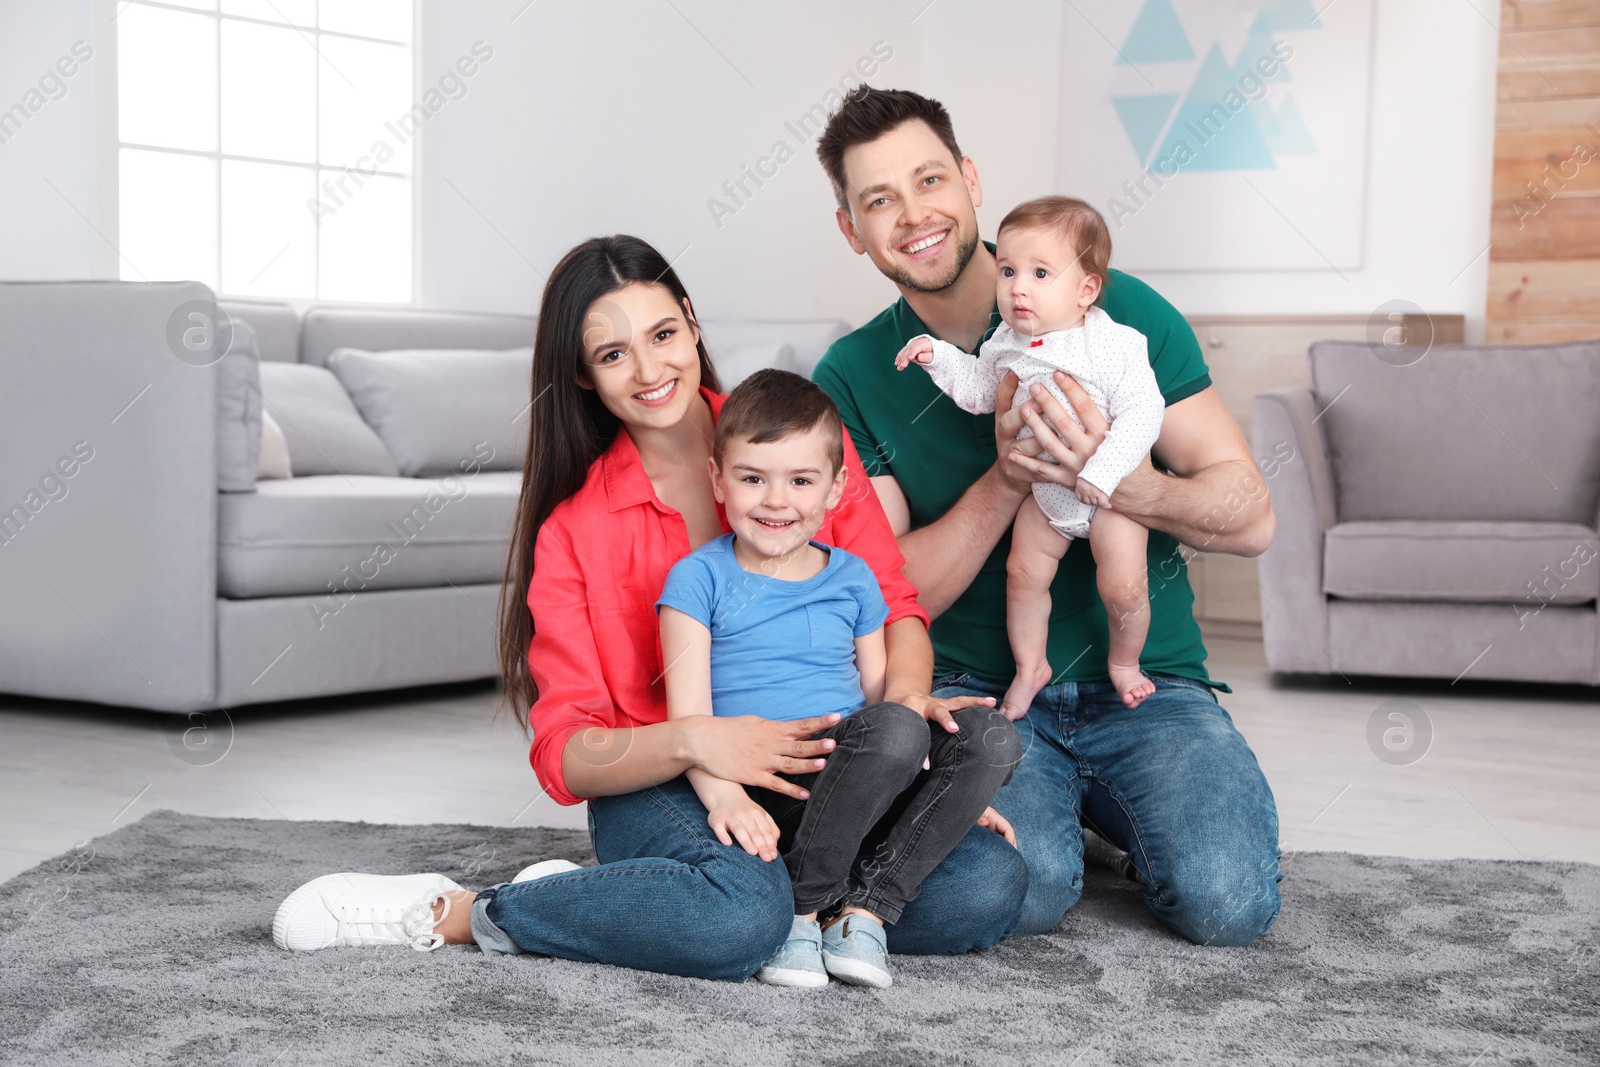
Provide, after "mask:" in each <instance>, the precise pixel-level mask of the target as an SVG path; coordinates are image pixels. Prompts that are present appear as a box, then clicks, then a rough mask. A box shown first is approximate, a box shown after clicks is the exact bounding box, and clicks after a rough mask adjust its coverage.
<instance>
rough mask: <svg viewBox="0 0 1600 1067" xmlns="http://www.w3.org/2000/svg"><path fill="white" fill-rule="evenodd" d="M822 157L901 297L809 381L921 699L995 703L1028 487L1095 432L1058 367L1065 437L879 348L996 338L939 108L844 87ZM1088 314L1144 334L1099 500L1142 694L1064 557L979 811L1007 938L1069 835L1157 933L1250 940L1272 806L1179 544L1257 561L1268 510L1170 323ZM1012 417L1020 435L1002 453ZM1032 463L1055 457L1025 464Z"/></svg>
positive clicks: (1071, 892) (1043, 408)
mask: <svg viewBox="0 0 1600 1067" xmlns="http://www.w3.org/2000/svg"><path fill="white" fill-rule="evenodd" d="M817 154H818V156H819V157H820V159H821V161H822V165H823V169H824V170H825V171H826V172H827V174H828V177H829V180H830V181H831V182H832V183H833V187H834V192H835V196H836V198H837V200H838V211H837V213H836V217H837V219H838V224H839V229H840V231H841V232H842V233H843V234H844V237H845V240H846V241H847V242H848V243H849V244H850V247H851V249H852V250H853V251H854V252H855V253H856V254H857V255H866V256H867V257H868V258H869V259H871V261H872V263H873V265H874V266H876V267H877V268H878V270H879V271H880V272H882V273H883V274H884V276H885V277H887V278H889V279H890V280H891V281H893V282H894V283H895V286H896V287H897V288H898V289H899V290H900V299H899V300H898V301H896V302H895V303H894V304H893V305H892V306H890V307H889V308H888V309H887V310H886V311H884V312H883V313H882V314H881V315H879V316H878V317H877V318H875V319H873V320H872V321H871V322H869V323H867V324H866V325H865V326H863V327H861V328H860V329H858V330H856V331H855V332H854V333H851V334H850V335H848V336H847V337H844V338H841V339H840V340H839V341H837V342H836V343H835V344H834V345H833V346H832V347H831V348H830V349H829V350H828V352H827V354H826V355H825V356H824V357H823V359H822V361H821V362H820V363H819V364H818V365H817V368H816V370H815V372H814V373H813V377H814V379H815V380H816V382H817V383H818V384H819V385H821V386H822V387H823V388H824V389H826V390H827V391H828V393H829V394H830V395H831V396H833V398H834V400H835V401H836V402H837V403H838V405H839V408H840V411H841V413H842V414H843V416H844V421H845V425H846V427H847V428H848V429H849V431H850V436H851V438H852V439H853V440H854V442H855V445H856V448H857V450H858V451H859V452H860V454H861V456H862V459H863V461H864V462H865V464H866V468H867V473H868V474H869V475H871V476H872V478H871V481H872V486H873V488H874V489H875V490H876V492H877V495H878V497H879V499H880V500H881V501H882V502H883V507H884V510H885V511H886V512H887V513H888V515H889V521H890V524H891V525H892V526H893V528H894V531H895V533H896V535H897V536H898V538H899V544H900V550H901V552H902V553H903V554H904V556H905V558H906V566H905V574H906V577H908V578H910V579H911V581H912V582H913V583H914V584H915V585H916V586H917V588H918V589H919V590H920V593H921V602H922V605H923V606H924V607H925V608H927V610H928V612H929V613H930V614H931V615H932V616H933V617H934V620H935V622H934V625H933V628H932V631H931V636H932V641H933V647H934V654H935V666H934V674H935V683H934V693H933V695H934V696H935V697H950V696H958V695H964V694H982V695H992V696H995V697H996V698H997V699H998V698H999V697H1000V696H1001V695H1002V694H1003V693H1004V692H1005V689H1006V686H1007V685H1008V684H1009V682H1010V681H1011V676H1012V672H1013V669H1014V663H1013V661H1012V656H1011V651H1010V647H1009V645H1008V643H1007V640H1006V629H1005V584H1006V573H1005V562H1006V556H1007V553H1008V551H1009V548H1010V532H1011V524H1012V521H1013V519H1014V518H1015V516H1016V513H1017V509H1018V507H1019V506H1020V505H1021V503H1022V501H1023V499H1024V498H1025V496H1026V495H1027V494H1028V492H1029V486H1030V484H1031V483H1032V482H1033V481H1035V480H1040V481H1044V480H1048V481H1053V482H1056V483H1058V484H1061V485H1063V486H1066V487H1067V488H1069V489H1070V488H1071V487H1072V486H1073V485H1074V479H1075V478H1076V475H1077V473H1078V472H1079V471H1081V470H1082V469H1083V465H1084V463H1085V462H1086V461H1087V460H1088V458H1089V456H1091V455H1093V453H1094V450H1095V448H1096V447H1097V446H1098V445H1099V443H1100V441H1101V440H1103V439H1104V436H1105V430H1106V426H1107V423H1106V420H1105V419H1104V417H1102V416H1101V414H1100V412H1099V411H1098V410H1097V409H1096V408H1095V407H1094V405H1093V403H1092V402H1091V401H1090V400H1089V398H1088V396H1087V394H1086V393H1084V391H1083V390H1082V389H1081V388H1080V387H1079V386H1078V385H1077V383H1075V382H1073V380H1072V379H1071V378H1070V377H1068V376H1067V375H1065V374H1060V373H1058V374H1057V375H1056V380H1057V382H1058V384H1060V386H1061V388H1062V390H1063V391H1064V393H1065V394H1066V395H1067V397H1068V398H1069V400H1070V401H1071V402H1072V406H1073V408H1074V410H1075V411H1076V412H1077V414H1078V417H1079V418H1080V419H1081V420H1082V426H1081V427H1080V426H1079V425H1078V424H1077V423H1075V422H1074V421H1073V419H1072V416H1071V415H1070V414H1069V413H1068V412H1067V411H1066V410H1065V409H1064V408H1063V407H1062V406H1061V405H1060V403H1059V401H1057V400H1056V399H1055V398H1054V397H1053V396H1052V395H1051V394H1050V393H1049V392H1048V391H1046V390H1041V389H1038V388H1037V387H1036V388H1035V395H1034V396H1033V397H1032V398H1031V400H1030V402H1029V403H1028V404H1026V405H1023V406H1022V407H1020V408H1018V409H1016V410H1012V407H1011V405H1012V401H1013V397H1014V391H1015V389H1016V384H1017V383H1016V378H1015V377H1014V376H1012V375H1009V374H1008V375H1007V376H1006V379H1005V381H1004V383H1003V384H1002V385H1001V388H1000V391H999V394H998V397H997V403H996V412H997V413H996V414H989V415H970V414H968V413H966V412H964V411H962V410H961V409H960V408H958V407H957V406H956V405H955V404H954V403H953V402H952V401H950V400H949V399H948V398H945V397H944V396H943V394H942V393H940V392H939V390H938V388H937V386H935V385H934V384H933V382H932V380H931V379H930V378H929V377H928V376H927V375H903V374H898V373H897V372H896V371H895V369H894V355H895V353H896V352H897V351H898V350H899V349H900V347H901V345H903V344H904V343H905V342H906V341H907V340H909V339H910V338H912V337H914V336H916V335H917V334H920V333H931V334H932V335H933V336H935V337H938V338H941V339H943V340H946V341H949V342H951V343H953V344H955V345H957V346H959V347H960V348H962V349H964V350H966V351H968V352H976V351H977V349H978V346H979V345H980V344H981V343H982V342H983V340H984V339H985V338H986V337H987V336H988V335H989V333H990V332H992V331H993V330H994V328H995V327H996V326H997V325H998V324H999V322H1000V313H999V310H998V308H997V306H996V304H995V279H996V266H995V259H994V247H993V245H992V244H989V243H987V242H982V241H980V240H979V236H978V228H977V215H976V208H977V207H978V206H979V205H981V204H982V203H983V189H982V186H981V184H980V183H979V180H978V171H977V167H976V166H975V165H974V164H973V162H972V160H971V159H969V158H967V157H965V156H963V155H962V154H961V151H960V149H959V148H958V147H957V144H956V139H955V135H954V132H953V131H952V129H951V124H950V117H949V114H948V113H947V112H946V111H945V109H944V107H943V106H942V105H940V104H939V103H938V102H937V101H933V100H929V99H927V98H926V97H922V96H919V95H918V94H916V93H911V92H904V91H898V90H882V89H874V88H871V87H862V88H860V89H858V90H856V91H854V92H852V93H851V94H850V95H849V96H848V97H847V98H846V99H845V102H844V103H843V105H841V107H840V109H839V110H838V111H837V112H836V113H835V114H834V115H833V117H832V118H831V120H830V121H829V124H828V127H827V129H826V130H825V131H824V132H823V134H822V137H821V139H820V141H819V143H818V149H817ZM1044 191H1045V190H1040V192H1044ZM1113 254H1114V253H1113ZM1103 307H1104V309H1105V311H1106V312H1107V313H1108V314H1109V315H1110V316H1111V318H1112V319H1113V320H1115V321H1117V322H1119V323H1122V324H1123V325H1126V326H1130V327H1132V328H1134V329H1136V330H1139V331H1140V332H1141V333H1143V334H1144V335H1145V336H1146V338H1147V340H1148V346H1149V354H1150V363H1151V367H1152V369H1153V370H1154V371H1155V374H1156V378H1157V381H1158V382H1159V384H1160V387H1161V391H1162V394H1163V397H1164V399H1165V400H1166V404H1167V408H1166V412H1165V416H1164V419H1163V423H1162V427H1161V435H1160V437H1159V439H1158V440H1157V442H1156V445H1155V448H1154V449H1153V450H1152V458H1153V459H1154V463H1152V462H1151V459H1146V460H1145V462H1144V463H1143V464H1142V465H1141V466H1140V468H1139V469H1138V470H1136V471H1135V472H1134V473H1133V474H1132V475H1130V476H1128V477H1127V478H1126V479H1124V480H1123V482H1122V483H1121V485H1119V486H1118V488H1117V491H1116V492H1115V493H1114V494H1113V495H1112V497H1111V503H1112V507H1114V508H1116V509H1117V510H1119V511H1122V512H1124V513H1125V514H1127V515H1130V516H1132V517H1133V518H1135V519H1136V520H1138V521H1139V522H1140V523H1142V524H1144V525H1145V526H1147V527H1148V528H1149V529H1150V531H1151V532H1150V538H1149V552H1148V559H1149V570H1148V578H1149V600H1150V609H1149V610H1150V613H1151V614H1150V620H1149V637H1148V639H1147V641H1146V644H1145V649H1144V654H1143V657H1142V660H1141V663H1142V665H1143V666H1144V668H1145V670H1146V672H1147V673H1148V674H1149V675H1150V677H1151V678H1152V680H1153V681H1154V682H1155V684H1156V691H1155V693H1153V694H1151V695H1150V696H1149V697H1146V698H1145V700H1144V702H1143V703H1141V704H1140V705H1139V706H1138V707H1137V708H1135V709H1129V708H1127V707H1125V706H1124V705H1123V703H1122V701H1121V700H1120V699H1119V698H1118V696H1117V693H1116V690H1115V689H1114V688H1113V687H1112V685H1111V683H1110V681H1109V680H1108V678H1107V676H1106V674H1105V663H1106V653H1107V648H1108V644H1109V629H1108V627H1109V626H1110V625H1113V624H1114V623H1115V620H1110V621H1108V620H1107V618H1106V613H1105V609H1104V607H1103V606H1102V605H1101V603H1100V599H1099V596H1098V594H1097V593H1096V589H1095V570H1094V559H1093V557H1092V555H1091V553H1090V552H1089V548H1088V546H1087V545H1076V546H1074V547H1073V548H1072V549H1071V550H1070V551H1069V552H1068V553H1067V555H1066V557H1065V558H1064V559H1063V560H1062V562H1061V566H1060V569H1059V571H1058V573H1057V575H1056V579H1055V582H1054V583H1053V585H1052V586H1051V597H1052V601H1053V605H1054V607H1053V611H1052V615H1051V620H1050V640H1049V656H1048V658H1049V661H1050V663H1051V665H1052V669H1053V671H1054V675H1053V678H1052V683H1051V684H1050V685H1049V686H1047V687H1046V688H1045V689H1044V690H1043V691H1041V692H1040V693H1039V695H1038V697H1037V698H1036V699H1035V700H1034V702H1033V704H1032V706H1031V707H1030V708H1029V709H1028V711H1027V713H1026V715H1024V717H1023V718H1022V719H1021V720H1019V721H1018V722H1017V727H1018V729H1019V731H1020V732H1021V735H1022V740H1023V748H1024V756H1023V759H1022V762H1021V763H1020V764H1019V765H1018V767H1017V768H1016V771H1015V773H1014V775H1013V777H1012V780H1011V782H1010V784H1008V785H1007V786H1006V787H1005V788H1003V789H1002V790H1001V791H1000V793H999V794H998V795H997V796H996V797H995V800H994V807H995V808H996V810H998V811H999V812H1000V813H1001V814H1002V815H1004V816H1005V817H1006V818H1007V819H1009V820H1010V821H1011V824H1012V825H1013V827H1014V828H1015V831H1016V837H1017V846H1018V848H1019V849H1020V850H1021V852H1022V854H1023V858H1024V859H1025V860H1026V862H1027V865H1028V876H1029V881H1028V892H1027V897H1026V900H1025V902H1024V905H1023V911H1022V917H1021V919H1020V920H1019V922H1018V925H1017V927H1016V929H1015V930H1014V931H1013V933H1014V934H1033V933H1042V932H1045V931H1048V930H1050V929H1052V928H1054V927H1055V925H1056V924H1057V923H1058V922H1059V921H1060V919H1061V918H1062V916H1063V915H1064V914H1065V913H1066V911H1067V909H1068V908H1070V907H1071V906H1072V905H1073V904H1074V903H1076V902H1077V900H1078V897H1079V895H1080V894H1081V892H1082V888H1083V855H1084V834H1083V827H1084V826H1088V827H1089V828H1090V829H1092V830H1094V831H1095V832H1096V833H1097V834H1099V835H1100V836H1101V837H1103V838H1105V839H1106V840H1107V841H1109V842H1111V843H1112V844H1113V845H1115V846H1117V847H1119V848H1121V849H1123V850H1124V851H1126V852H1127V853H1128V854H1129V860H1130V862H1131V864H1132V868H1133V870H1134V871H1135V872H1136V873H1137V878H1138V880H1139V883H1140V886H1141V887H1142V889H1143V891H1144V894H1145V897H1146V900H1147V901H1148V903H1149V905H1150V908H1151V910H1152V911H1153V912H1154V913H1155V915H1156V916H1157V917H1158V918H1159V919H1160V920H1161V921H1162V922H1164V923H1165V924H1167V925H1168V926H1169V927H1171V928H1172V929H1174V930H1176V931H1177V932H1178V933H1180V934H1182V935H1183V936H1184V937H1187V938H1188V939H1190V940H1191V941H1194V942H1196V943H1199V944H1210V945H1247V944H1249V943H1250V942H1252V941H1254V940H1255V939H1256V938H1257V937H1259V936H1260V935H1261V934H1262V933H1263V932H1265V930H1266V929H1267V927H1269V926H1270V925H1271V924H1272V921H1273V920H1274V919H1275V918H1276V917H1277V913H1278V903H1279V892H1278V881H1279V879H1280V878H1281V874H1280V873H1279V870H1278V862H1277V861H1278V855H1279V853H1278V819H1277V809H1276V805H1275V804H1274V802H1273V798H1272V792H1271V790H1270V788H1269V787H1268V785H1267V782H1266V779H1265V777H1264V776H1263V775H1262V773H1261V769H1260V767H1259V766H1258V765H1257V763H1256V759H1255V756H1254V754H1253V753H1252V752H1251V751H1250V748H1249V746H1248V745H1247V744H1246V743H1245V741H1244V738H1243V737H1241V736H1240V734H1239V733H1238V731H1237V730H1235V729H1234V727H1233V722H1232V720H1231V719H1230V718H1229V716H1228V714H1227V712H1226V711H1224V710H1223V709H1222V707H1221V706H1220V705H1219V704H1218V703H1217V700H1216V697H1215V696H1214V695H1213V693H1212V690H1213V689H1220V690H1222V691H1224V692H1231V691H1232V690H1230V689H1228V687H1227V686H1226V685H1223V684H1221V683H1220V682H1213V681H1212V680H1211V679H1210V677H1209V675H1208V674H1207V673H1206V668H1205V658H1206V652H1205V647H1204V645H1203V643H1202V641H1201V637H1200V629H1199V626H1198V625H1197V624H1196V623H1195V621H1194V615H1193V610H1192V609H1193V603H1194V595H1193V592H1192V591H1191V589H1190V587H1189V582H1188V577H1187V570H1186V566H1185V564H1186V558H1185V555H1184V553H1185V551H1187V549H1186V548H1185V547H1184V546H1188V548H1189V549H1194V548H1205V549H1206V550H1208V551H1214V552H1215V551H1221V552H1231V553H1234V554H1237V555H1244V556H1253V555H1257V554H1259V553H1261V552H1262V551H1264V550H1265V548H1266V547H1267V545H1268V544H1269V543H1270V541H1271V539H1272V533H1273V517H1272V508H1271V504H1270V502H1269V500H1268V496H1267V491H1266V485H1265V482H1264V481H1263V479H1262V478H1261V474H1260V471H1259V470H1258V469H1257V467H1256V464H1255V461H1254V459H1253V458H1252V457H1251V455H1250V449H1249V445H1248V444H1247V443H1246V442H1245V439H1244V434H1243V433H1242V431H1241V430H1240V429H1239V426H1238V424H1237V423H1236V422H1234V420H1233V418H1232V417H1231V416H1230V415H1229V414H1228V412H1227V410H1226V409H1225V408H1224V407H1223V406H1222V403H1221V401H1220V400H1219V399H1218V398H1217V395H1216V392H1215V390H1214V389H1213V388H1212V387H1211V379H1210V376H1209V374H1208V372H1207V370H1206V366H1205V361H1204V359H1203V358H1202V356H1201V353H1200V348H1199V345H1198V344H1197V343H1196V341H1195V338H1194V333H1193V331H1191V330H1190V328H1189V326H1188V324H1187V323H1186V322H1184V320H1183V318H1182V317H1181V316H1180V315H1179V314H1178V312H1177V311H1176V310H1175V309H1174V308H1173V307H1172V305H1171V304H1169V303H1167V302H1166V301H1165V300H1164V299H1162V298H1161V296H1160V295H1159V294H1157V293H1156V292H1155V291H1154V290H1152V289H1151V288H1150V287H1149V286H1147V285H1145V284H1144V283H1143V282H1141V281H1139V280H1138V279H1137V278H1134V277H1131V276H1130V275H1127V274H1123V273H1121V272H1120V271H1116V270H1112V271H1110V277H1109V279H1108V281H1107V284H1106V287H1105V294H1104V298H1103ZM1045 419H1048V420H1049V422H1048V423H1046V421H1045ZM1024 423H1026V424H1027V425H1028V426H1029V427H1031V428H1032V430H1033V433H1034V435H1035V436H1034V437H1033V438H1032V439H1023V440H1021V441H1018V440H1016V435H1017V431H1018V430H1019V429H1020V428H1021V427H1022V425H1023V424H1024ZM1041 450H1048V451H1049V452H1050V453H1051V454H1052V455H1053V456H1056V457H1057V458H1058V459H1059V461H1060V462H1059V463H1057V464H1052V463H1049V462H1046V461H1041V460H1039V459H1036V458H1034V457H1035V456H1036V455H1037V453H1038V452H1040V451H1041Z"/></svg>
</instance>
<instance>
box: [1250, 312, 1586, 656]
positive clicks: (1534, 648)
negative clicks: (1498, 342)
mask: <svg viewBox="0 0 1600 1067" xmlns="http://www.w3.org/2000/svg"><path fill="white" fill-rule="evenodd" d="M1308 359H1309V361H1310V368H1311V382H1312V384H1311V387H1310V388H1309V389H1305V388H1291V389H1278V390H1274V391H1271V392H1267V393H1262V394H1260V395H1258V396H1257V397H1256V401H1255V412H1254V437H1255V441H1254V445H1255V450H1256V456H1257V458H1258V461H1259V462H1260V464H1261V467H1262V473H1263V474H1264V475H1265V476H1266V477H1267V484H1268V486H1269V487H1270V488H1271V491H1272V499H1273V508H1274V511H1275V512H1276V515H1277V536H1276V538H1275V540H1274V542H1273V544H1272V547H1271V548H1270V549H1268V551H1267V552H1266V553H1265V554H1264V555H1263V556H1262V557H1261V590H1260V591H1261V601H1262V604H1261V607H1262V632H1263V637H1264V639H1265V642H1266V655H1267V663H1268V665H1269V666H1270V667H1271V669H1272V670H1274V671H1282V672H1294V673H1309V674H1368V675H1400V676H1416V677H1434V678H1445V679H1451V680H1455V679H1458V678H1460V677H1463V676H1465V677H1468V678H1472V679H1491V678H1494V679H1513V680H1529V681H1549V682H1578V683H1584V684H1588V685H1597V684H1600V626H1597V622H1596V605H1597V600H1600V537H1597V535H1596V524H1597V521H1600V342H1584V343H1574V344H1563V345H1538V346H1526V347H1518V346H1494V347H1468V346H1461V345H1451V346H1439V347H1435V348H1433V349H1432V350H1431V351H1427V352H1426V354H1425V355H1423V356H1421V357H1420V358H1418V357H1417V350H1408V349H1398V350H1397V349H1388V348H1385V347H1384V346H1382V345H1365V344H1358V343H1352V342H1345V341H1322V342H1318V343H1317V344H1315V345H1312V347H1311V350H1310V352H1309V354H1308ZM1412 360H1415V362H1411V361H1412Z"/></svg>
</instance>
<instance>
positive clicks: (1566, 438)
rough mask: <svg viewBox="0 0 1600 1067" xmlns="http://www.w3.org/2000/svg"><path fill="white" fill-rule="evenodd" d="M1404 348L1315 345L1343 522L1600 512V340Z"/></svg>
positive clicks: (1556, 518) (1316, 381)
mask: <svg viewBox="0 0 1600 1067" xmlns="http://www.w3.org/2000/svg"><path fill="white" fill-rule="evenodd" d="M1398 351H1399V352H1405V351H1406V350H1404V349H1402V350H1398ZM1396 355H1397V352H1396V351H1394V350H1388V349H1385V348H1384V346H1382V345H1367V344H1360V343H1356V342H1351V341H1318V342H1317V343H1316V344H1314V345H1312V346H1311V350H1310V354H1309V359H1310V363H1311V382H1312V389H1313V391H1314V392H1315V394H1316V398H1317V410H1318V411H1319V412H1321V414H1320V415H1319V424H1320V425H1321V426H1322V427H1323V432H1324V433H1325V434H1326V435H1327V441H1328V449H1329V453H1330V457H1331V460H1332V465H1333V475H1334V482H1335V490H1336V497H1337V513H1338V517H1339V520H1340V521H1341V522H1353V521H1364V520H1369V519H1426V520H1433V521H1445V520H1461V521H1469V522H1470V521H1480V520H1503V521H1508V522H1536V521H1537V522H1581V523H1592V522H1594V521H1595V514H1596V503H1597V501H1600V417H1596V416H1597V413H1600V342H1595V341H1590V342H1585V343H1574V344H1560V345H1527V346H1514V345H1502V346H1465V345H1438V346H1435V347H1434V348H1433V349H1432V350H1431V351H1428V352H1427V353H1426V355H1424V356H1423V357H1422V358H1420V359H1418V360H1417V361H1416V362H1414V363H1408V364H1407V365H1405V366H1394V365H1392V363H1391V362H1386V360H1390V361H1393V362H1402V361H1403V360H1401V359H1397V358H1396ZM1411 358H1412V357H1411V355H1410V354H1406V355H1405V356H1404V360H1409V359H1411Z"/></svg>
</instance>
